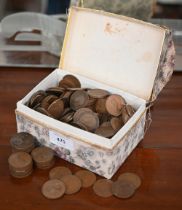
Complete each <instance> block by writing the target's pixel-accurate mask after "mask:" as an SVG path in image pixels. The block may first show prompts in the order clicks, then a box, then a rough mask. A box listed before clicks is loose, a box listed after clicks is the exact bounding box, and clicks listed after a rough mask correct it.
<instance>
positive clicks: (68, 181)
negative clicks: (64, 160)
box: [61, 175, 82, 195]
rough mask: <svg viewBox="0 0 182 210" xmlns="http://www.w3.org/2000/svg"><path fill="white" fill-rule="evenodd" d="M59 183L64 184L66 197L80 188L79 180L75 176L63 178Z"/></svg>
mask: <svg viewBox="0 0 182 210" xmlns="http://www.w3.org/2000/svg"><path fill="white" fill-rule="evenodd" d="M61 181H62V182H63V183H64V184H65V187H66V190H65V194H68V195H71V194H74V193H77V192H78V191H79V190H80V188H81V186H82V183H81V180H80V179H79V178H78V177H77V176H75V175H67V176H63V177H62V178H61Z"/></svg>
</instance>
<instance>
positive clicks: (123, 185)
mask: <svg viewBox="0 0 182 210" xmlns="http://www.w3.org/2000/svg"><path fill="white" fill-rule="evenodd" d="M112 193H113V195H114V196H116V197H118V198H123V199H126V198H129V197H131V196H132V195H133V194H134V193H135V186H134V185H133V184H132V183H130V182H127V181H123V180H117V181H115V182H113V184H112Z"/></svg>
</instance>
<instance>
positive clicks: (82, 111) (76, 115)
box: [73, 108, 92, 122]
mask: <svg viewBox="0 0 182 210" xmlns="http://www.w3.org/2000/svg"><path fill="white" fill-rule="evenodd" d="M85 112H91V113H92V110H91V109H90V108H80V109H78V110H76V112H75V114H74V116H73V121H74V122H77V121H78V120H79V118H80V116H81V115H82V113H85Z"/></svg>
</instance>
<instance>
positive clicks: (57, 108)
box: [47, 99, 64, 119]
mask: <svg viewBox="0 0 182 210" xmlns="http://www.w3.org/2000/svg"><path fill="white" fill-rule="evenodd" d="M47 111H48V112H49V113H50V114H51V115H52V116H53V117H55V118H56V119H58V118H59V117H60V116H61V114H62V113H63V111H64V102H63V101H62V100H61V99H57V100H55V101H53V102H52V103H51V104H50V105H49V107H48V109H47Z"/></svg>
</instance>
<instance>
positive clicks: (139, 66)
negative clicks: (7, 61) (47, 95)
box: [16, 7, 174, 178]
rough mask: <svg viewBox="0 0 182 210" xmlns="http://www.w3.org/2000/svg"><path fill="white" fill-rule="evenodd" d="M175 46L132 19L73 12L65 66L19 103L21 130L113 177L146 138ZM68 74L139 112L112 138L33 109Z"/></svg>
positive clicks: (65, 156)
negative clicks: (150, 108) (33, 101)
mask: <svg viewBox="0 0 182 210" xmlns="http://www.w3.org/2000/svg"><path fill="white" fill-rule="evenodd" d="M173 67H174V47H173V42H172V39H171V33H170V32H169V31H168V29H165V28H163V27H159V26H155V25H152V24H149V23H145V22H142V21H139V20H135V19H132V18H128V17H124V16H119V15H114V14H111V13H106V12H102V11H97V10H91V9H83V8H77V7H72V8H71V10H70V13H69V18H68V23H67V29H66V35H65V40H64V45H63V49H62V54H61V60H60V66H59V68H58V69H56V70H54V71H53V72H52V73H51V74H50V75H48V76H47V77H46V78H45V79H44V80H42V81H41V82H40V83H39V84H38V85H37V86H36V87H35V88H33V90H32V91H30V92H29V93H28V94H27V95H26V96H25V97H24V98H23V99H22V100H20V101H19V102H18V103H17V109H16V119H17V130H18V131H19V132H20V131H26V132H29V133H31V134H33V135H34V136H35V137H37V139H38V140H39V142H40V143H41V144H43V145H46V146H48V147H51V148H53V149H54V150H55V151H56V153H57V154H58V156H60V157H61V158H63V159H65V160H67V161H69V162H71V163H74V164H76V165H79V166H81V167H83V168H87V169H88V170H91V171H93V172H95V173H97V174H99V175H101V176H104V177H106V178H111V177H112V176H113V175H114V173H115V172H116V171H117V169H118V168H119V167H120V166H121V165H122V163H123V162H124V161H125V159H126V158H127V157H128V156H129V154H130V153H131V152H132V151H133V149H134V148H135V147H136V146H137V144H138V143H139V142H140V141H141V140H142V139H143V137H144V128H145V122H146V112H147V105H148V104H150V102H151V101H153V100H155V99H156V97H157V95H158V94H159V92H160V91H161V89H162V88H163V87H164V86H165V84H166V83H167V81H168V80H169V79H170V77H171V74H172V72H173ZM66 74H73V75H75V76H76V77H77V78H78V79H79V80H80V82H81V84H82V87H90V88H101V89H105V90H108V91H110V92H111V93H115V94H119V95H122V96H123V97H124V98H125V100H126V101H127V103H129V104H131V105H133V106H134V108H135V109H136V112H135V114H134V115H133V116H132V118H131V119H130V120H129V121H128V122H127V123H126V124H125V125H124V126H123V127H122V128H121V129H120V130H119V131H118V132H117V133H116V135H115V136H113V137H112V138H111V139H107V138H104V137H101V136H98V135H96V134H93V133H89V132H87V131H83V130H80V129H79V128H76V127H73V126H71V125H68V124H65V123H63V122H60V121H57V120H55V119H53V118H50V117H48V116H45V115H43V114H41V113H38V112H36V111H34V110H32V109H30V108H28V107H27V106H26V105H25V103H26V102H27V100H29V98H30V97H31V95H32V94H33V93H34V92H36V91H37V90H45V89H47V88H48V87H51V86H55V85H57V84H58V82H59V80H60V79H61V78H62V77H63V76H64V75H66Z"/></svg>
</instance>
